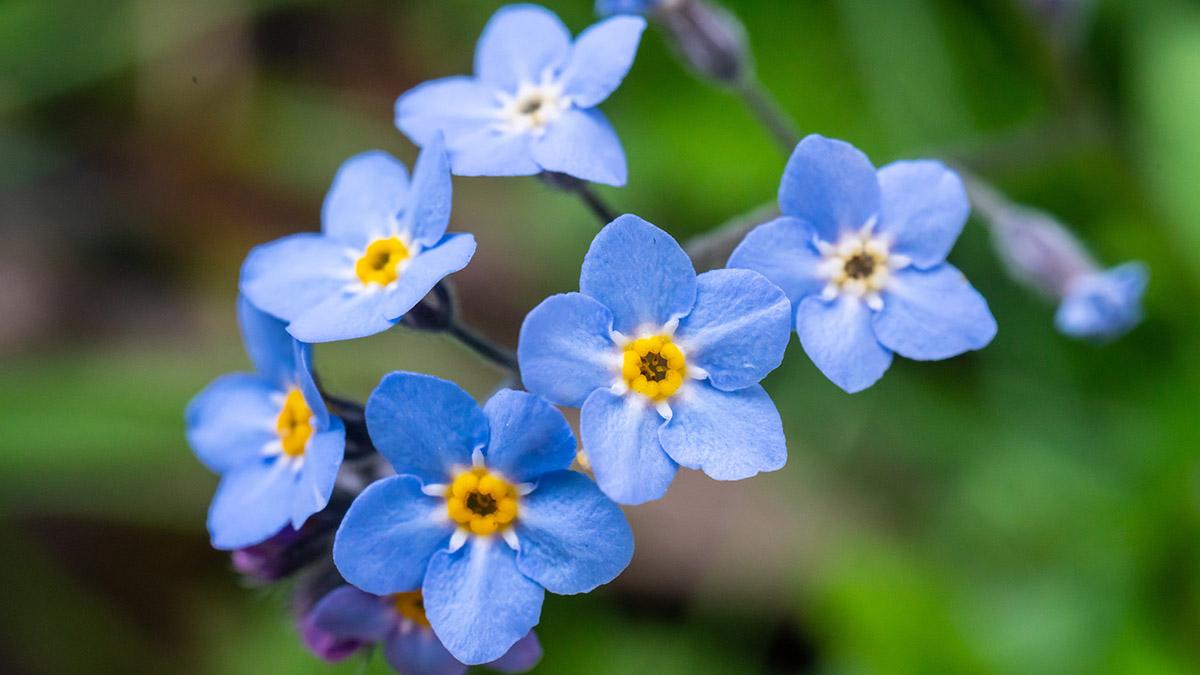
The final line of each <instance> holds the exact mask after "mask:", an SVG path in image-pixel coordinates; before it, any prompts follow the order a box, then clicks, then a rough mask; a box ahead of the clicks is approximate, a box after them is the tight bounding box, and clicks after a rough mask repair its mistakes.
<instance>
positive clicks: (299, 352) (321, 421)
mask: <svg viewBox="0 0 1200 675" xmlns="http://www.w3.org/2000/svg"><path fill="white" fill-rule="evenodd" d="M292 345H293V348H294V350H295V361H296V373H295V375H294V381H293V382H292V386H294V387H299V388H300V393H301V394H303V396H304V403H305V404H306V405H308V409H309V410H310V411H312V414H313V417H316V418H317V424H316V430H317V431H325V430H326V429H329V428H330V419H331V418H330V416H329V408H328V407H326V405H325V397H324V396H322V395H321V390H320V389H319V388H318V387H317V381H316V379H314V378H313V369H312V347H311V346H310V345H307V344H305V343H303V342H299V341H297V340H292ZM334 421H336V420H334Z"/></svg>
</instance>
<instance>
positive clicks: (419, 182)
mask: <svg viewBox="0 0 1200 675" xmlns="http://www.w3.org/2000/svg"><path fill="white" fill-rule="evenodd" d="M452 199H453V186H452V185H451V180H450V158H449V157H448V156H447V154H446V141H445V138H444V137H443V136H442V134H440V133H436V134H434V136H433V138H432V139H431V140H430V141H429V143H427V144H426V145H425V147H424V149H422V150H421V155H420V156H419V157H417V166H416V168H415V169H413V184H412V197H411V198H410V199H409V208H408V212H407V214H406V216H407V217H406V218H405V223H406V227H407V229H408V232H409V234H410V235H411V237H412V240H413V241H414V242H416V243H418V244H420V245H422V246H431V245H433V244H436V243H437V242H438V241H439V240H440V239H441V238H442V236H443V235H445V234H446V226H447V225H449V224H450V204H451V201H452Z"/></svg>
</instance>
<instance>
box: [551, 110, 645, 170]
mask: <svg viewBox="0 0 1200 675" xmlns="http://www.w3.org/2000/svg"><path fill="white" fill-rule="evenodd" d="M532 148H533V160H534V161H535V162H537V164H538V166H540V167H542V168H543V169H545V170H546V171H557V172H558V173H565V174H567V175H569V176H575V177H576V178H581V179H583V180H586V181H591V182H593V183H603V184H605V185H617V186H621V185H624V184H625V180H626V178H627V176H628V169H627V168H626V165H625V149H624V148H622V147H621V139H619V138H617V132H616V131H615V130H613V128H612V125H611V124H609V123H608V119H607V118H605V117H604V113H602V112H600V111H599V110H595V109H589V110H575V109H572V110H565V111H563V112H562V114H561V115H559V116H558V118H557V119H555V120H554V121H553V122H551V123H550V124H549V125H548V126H547V127H546V133H545V134H543V135H542V136H541V137H539V138H536V139H535V140H534V141H533V145H532Z"/></svg>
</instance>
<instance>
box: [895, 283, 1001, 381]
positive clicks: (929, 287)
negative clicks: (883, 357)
mask: <svg viewBox="0 0 1200 675" xmlns="http://www.w3.org/2000/svg"><path fill="white" fill-rule="evenodd" d="M874 324H875V334H876V335H877V336H879V341H880V342H882V343H883V344H884V346H886V347H887V348H888V349H891V350H893V351H895V352H896V353H897V354H899V355H901V356H906V357H908V358H910V359H918V360H921V361H934V360H938V359H947V358H950V357H951V356H956V355H958V354H961V353H963V352H965V351H969V350H972V349H980V348H982V347H984V346H985V345H987V343H989V342H991V341H992V338H994V337H996V320H995V319H994V318H992V312H991V310H989V309H988V305H987V301H986V300H984V299H983V296H982V295H980V294H979V291H976V290H975V289H974V288H972V287H971V284H970V283H969V282H968V281H967V278H966V277H964V276H963V274H962V272H960V271H958V269H957V268H955V267H954V266H953V265H950V264H948V263H946V264H942V265H938V266H937V267H934V268H933V269H929V270H918V269H913V268H907V269H903V270H900V271H898V272H895V273H893V274H892V277H891V280H890V281H889V283H888V287H887V290H886V291H885V292H884V295H883V309H882V310H880V311H879V312H878V313H877V314H876V315H875V319H874Z"/></svg>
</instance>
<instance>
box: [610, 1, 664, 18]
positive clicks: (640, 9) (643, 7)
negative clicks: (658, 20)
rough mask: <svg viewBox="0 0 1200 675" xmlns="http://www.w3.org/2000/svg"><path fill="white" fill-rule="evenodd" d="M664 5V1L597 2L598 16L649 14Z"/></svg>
mask: <svg viewBox="0 0 1200 675" xmlns="http://www.w3.org/2000/svg"><path fill="white" fill-rule="evenodd" d="M662 4H663V0H596V14H598V15H600V16H610V15H612V14H647V13H649V12H651V11H653V10H655V9H658V7H659V6H660V5H662Z"/></svg>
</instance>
